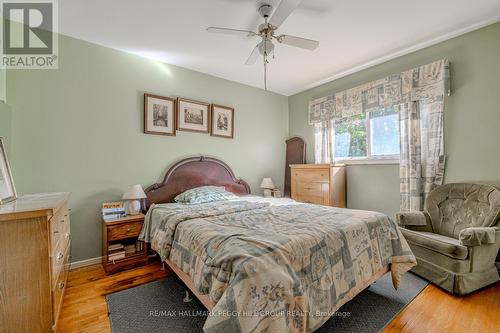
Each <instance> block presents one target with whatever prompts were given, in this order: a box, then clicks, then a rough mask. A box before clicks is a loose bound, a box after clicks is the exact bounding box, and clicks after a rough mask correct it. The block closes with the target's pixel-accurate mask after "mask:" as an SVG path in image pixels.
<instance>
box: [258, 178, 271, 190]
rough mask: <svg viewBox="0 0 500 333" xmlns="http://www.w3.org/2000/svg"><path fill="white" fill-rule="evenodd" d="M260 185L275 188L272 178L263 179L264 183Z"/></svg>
mask: <svg viewBox="0 0 500 333" xmlns="http://www.w3.org/2000/svg"><path fill="white" fill-rule="evenodd" d="M260 187H261V188H268V189H273V188H274V184H273V180H272V179H271V178H264V179H262V183H260Z"/></svg>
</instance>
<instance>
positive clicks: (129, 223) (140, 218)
mask: <svg viewBox="0 0 500 333" xmlns="http://www.w3.org/2000/svg"><path fill="white" fill-rule="evenodd" d="M143 224H144V214H139V215H133V216H126V217H123V218H119V219H114V220H108V221H103V222H102V252H103V257H102V266H103V267H104V271H105V272H106V274H113V273H116V272H118V271H122V270H126V269H130V268H134V267H138V266H143V265H146V264H147V263H148V252H147V246H146V244H145V243H144V242H141V241H139V240H138V239H137V238H138V237H139V233H140V232H141V229H142V225H143Z"/></svg>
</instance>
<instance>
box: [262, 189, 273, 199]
mask: <svg viewBox="0 0 500 333" xmlns="http://www.w3.org/2000/svg"><path fill="white" fill-rule="evenodd" d="M272 193H273V192H272V190H271V189H268V188H265V189H264V197H265V198H268V197H270V196H271V195H272Z"/></svg>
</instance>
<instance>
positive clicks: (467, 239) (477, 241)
mask: <svg viewBox="0 0 500 333" xmlns="http://www.w3.org/2000/svg"><path fill="white" fill-rule="evenodd" d="M497 230H500V229H499V228H495V227H476V228H474V227H472V228H465V229H463V230H462V231H460V234H459V236H458V238H459V239H460V244H462V245H465V246H479V245H482V244H493V243H495V232H496V231H497Z"/></svg>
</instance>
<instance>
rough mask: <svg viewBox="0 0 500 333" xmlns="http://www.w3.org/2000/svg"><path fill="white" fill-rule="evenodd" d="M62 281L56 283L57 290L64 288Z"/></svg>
mask: <svg viewBox="0 0 500 333" xmlns="http://www.w3.org/2000/svg"><path fill="white" fill-rule="evenodd" d="M64 285H65V284H64V282H59V284H58V285H57V286H58V288H59V290H63V289H64Z"/></svg>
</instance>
